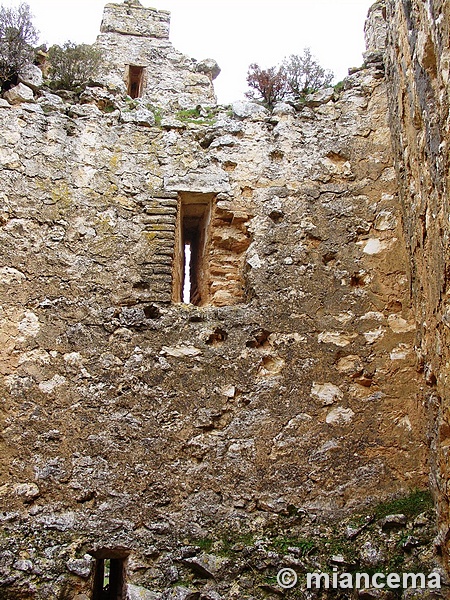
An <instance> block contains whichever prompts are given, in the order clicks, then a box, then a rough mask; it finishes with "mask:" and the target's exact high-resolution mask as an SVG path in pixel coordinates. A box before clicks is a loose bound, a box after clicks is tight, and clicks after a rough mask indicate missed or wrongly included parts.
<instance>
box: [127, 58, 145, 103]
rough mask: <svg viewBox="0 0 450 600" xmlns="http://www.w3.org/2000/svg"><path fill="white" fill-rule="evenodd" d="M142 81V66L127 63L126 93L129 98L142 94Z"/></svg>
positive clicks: (138, 96)
mask: <svg viewBox="0 0 450 600" xmlns="http://www.w3.org/2000/svg"><path fill="white" fill-rule="evenodd" d="M143 82H144V67H137V66H135V65H128V77H127V94H128V95H129V96H130V97H131V98H140V96H142V90H143V87H144V86H143Z"/></svg>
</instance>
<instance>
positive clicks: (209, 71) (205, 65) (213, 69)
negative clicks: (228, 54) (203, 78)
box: [195, 58, 220, 79]
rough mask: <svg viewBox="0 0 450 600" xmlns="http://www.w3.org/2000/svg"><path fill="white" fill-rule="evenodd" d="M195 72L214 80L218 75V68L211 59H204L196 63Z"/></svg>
mask: <svg viewBox="0 0 450 600" xmlns="http://www.w3.org/2000/svg"><path fill="white" fill-rule="evenodd" d="M195 70H196V71H198V72H199V73H205V75H209V76H210V77H211V79H216V77H218V76H219V75H220V67H219V65H218V64H217V62H216V61H215V60H214V59H213V58H205V59H204V60H201V61H200V62H198V63H197V64H196V66H195Z"/></svg>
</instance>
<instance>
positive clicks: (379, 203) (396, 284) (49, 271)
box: [0, 56, 430, 600]
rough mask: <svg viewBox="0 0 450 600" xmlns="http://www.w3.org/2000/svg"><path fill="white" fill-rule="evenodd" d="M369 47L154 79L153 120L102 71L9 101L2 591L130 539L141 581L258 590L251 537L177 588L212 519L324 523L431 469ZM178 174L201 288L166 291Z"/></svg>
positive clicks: (27, 585)
mask: <svg viewBox="0 0 450 600" xmlns="http://www.w3.org/2000/svg"><path fill="white" fill-rule="evenodd" d="M371 60H372V62H370V61H369V63H368V65H367V68H364V69H361V70H359V71H356V72H355V73H354V74H353V75H352V76H351V77H349V78H348V79H347V80H346V82H345V85H344V89H343V91H342V92H340V93H339V94H338V93H335V92H334V91H333V90H332V89H331V90H326V91H321V92H320V93H318V94H317V95H315V96H313V97H311V98H310V99H309V100H308V102H307V103H306V104H305V106H304V107H303V108H302V109H301V110H299V111H298V112H296V111H295V110H294V109H293V108H292V107H290V106H287V105H279V106H277V107H276V109H275V110H274V111H273V113H269V112H268V111H266V110H265V109H264V108H262V107H261V106H259V105H256V104H252V103H236V104H235V105H233V107H231V108H227V107H224V108H221V107H215V106H209V107H208V106H204V107H201V109H200V110H199V114H198V115H197V118H195V119H192V118H186V115H183V114H180V113H177V112H172V111H170V110H169V108H168V105H167V104H165V103H164V102H163V103H162V106H161V118H160V120H159V122H156V120H153V121H152V119H150V118H149V117H148V114H147V115H146V116H145V118H143V117H142V110H143V109H142V106H141V105H138V106H132V107H130V106H129V103H127V101H126V100H124V99H121V98H120V97H118V96H116V97H112V98H110V99H109V100H108V102H110V104H108V105H105V95H104V91H102V90H100V89H91V90H88V91H87V92H85V94H84V95H83V97H82V102H83V103H82V104H78V103H76V104H70V103H69V102H68V101H66V102H64V101H62V100H60V99H58V98H55V97H54V96H53V95H51V94H48V93H46V92H42V93H41V94H40V95H36V98H35V101H34V102H31V103H28V104H27V103H22V104H18V105H15V106H12V107H11V106H9V105H7V104H6V103H4V104H3V103H2V104H1V106H0V168H1V178H2V189H1V192H0V195H1V199H2V212H1V229H0V241H1V245H2V248H3V254H2V264H1V265H0V286H1V312H2V325H1V327H2V329H1V332H0V339H1V341H2V343H1V346H0V351H1V353H2V357H1V358H2V360H1V366H2V379H1V380H0V394H1V398H2V400H3V402H2V405H1V412H0V418H1V429H2V432H3V433H2V438H1V444H2V450H1V451H2V456H3V460H2V462H1V464H0V500H1V503H2V511H3V512H2V513H0V518H1V520H2V537H1V541H0V543H1V545H2V558H1V561H0V569H1V575H2V581H1V583H2V588H1V593H2V594H3V596H2V597H5V598H8V599H12V598H14V599H16V598H29V597H31V598H39V599H43V598H49V597H50V598H58V599H61V600H62V599H63V598H67V599H70V600H72V599H73V598H74V597H75V596H76V595H77V594H79V593H83V594H86V596H83V595H82V596H79V599H78V600H85V599H86V597H88V598H91V590H92V583H93V569H92V560H93V559H92V555H95V556H100V557H102V556H110V557H111V556H119V557H124V556H127V557H128V563H127V577H128V581H129V582H131V583H132V584H138V585H139V586H141V587H143V588H145V589H146V590H153V592H154V595H153V596H151V595H150V594H151V592H148V593H147V595H146V596H145V598H146V599H149V598H164V599H169V598H185V599H186V598H191V599H194V598H199V597H200V594H202V595H201V598H203V599H205V600H206V599H209V600H217V599H218V598H221V597H223V598H236V599H237V598H250V597H255V596H257V597H258V596H261V595H264V593H266V592H267V590H264V588H261V589H260V590H259V591H258V590H256V589H255V587H256V583H255V584H254V583H251V584H249V581H251V582H254V581H257V577H256V575H255V573H256V572H257V571H258V570H260V571H261V572H262V573H263V574H264V576H267V577H268V576H272V577H273V575H275V574H276V571H275V564H276V563H275V562H274V556H273V555H271V554H270V552H269V553H266V554H265V555H264V561H261V557H260V551H262V550H261V544H260V546H257V545H256V546H254V547H253V551H252V552H253V553H254V554H252V555H251V558H247V559H245V557H244V558H243V559H242V560H243V564H245V568H243V570H242V571H241V572H240V577H241V579H239V582H238V581H237V571H233V569H234V568H235V567H233V566H232V565H231V564H230V563H228V569H227V571H226V572H225V573H222V574H220V575H217V574H218V573H219V571H220V565H221V564H222V563H221V559H220V557H219V558H218V557H217V556H216V559H215V560H216V563H215V565H213V564H211V560H210V562H209V563H208V564H207V565H206V566H205V563H204V562H203V566H200V567H199V566H198V564H197V574H198V572H200V575H202V576H203V579H202V577H200V580H199V581H194V582H193V581H192V579H190V584H193V586H194V588H195V589H196V590H200V591H195V590H194V592H192V593H191V592H189V591H188V592H187V594H184V595H183V593H184V592H183V593H182V592H179V590H180V589H181V586H182V584H183V581H184V583H185V579H184V578H185V577H186V568H187V567H186V564H187V562H186V561H187V560H188V559H192V556H193V555H196V553H198V552H200V549H201V548H204V547H205V543H206V542H205V540H206V541H207V540H213V541H214V540H216V541H217V540H219V539H222V538H223V536H224V535H225V534H224V532H226V535H227V536H228V537H227V540H228V542H227V543H228V544H232V545H233V548H236V547H237V548H238V550H235V551H236V552H237V551H239V544H241V546H240V548H241V550H240V551H243V550H245V544H244V545H243V546H242V540H243V539H244V536H245V535H253V536H259V537H260V538H263V539H264V537H265V536H266V535H268V531H270V530H271V528H272V529H273V528H276V527H282V526H283V523H284V526H283V527H285V528H288V526H287V525H286V523H287V524H288V525H289V527H290V526H291V525H292V526H293V524H296V526H297V525H298V523H300V522H303V521H307V522H308V523H309V524H310V526H311V527H310V530H309V535H311V536H315V537H317V538H319V537H321V536H322V537H324V535H325V534H323V535H322V534H320V535H319V533H320V531H319V529H318V527H319V525H318V523H328V524H329V527H330V528H331V524H332V523H335V522H336V520H337V521H339V520H340V519H343V518H345V517H349V516H350V515H351V514H353V513H358V512H361V511H362V510H364V509H366V508H367V507H368V506H370V505H371V504H372V503H374V502H378V501H379V500H380V499H383V498H388V497H391V496H392V495H395V494H402V493H403V494H404V493H408V492H409V491H410V490H411V489H413V488H424V487H425V486H426V485H427V480H428V464H427V450H428V449H427V440H426V436H425V424H426V417H425V410H424V408H425V407H424V398H423V389H422V384H421V375H420V374H418V373H417V370H416V356H415V353H414V347H413V344H414V340H415V336H416V332H415V318H414V314H413V313H412V310H411V306H410V294H409V291H410V290H409V281H408V277H407V268H408V264H409V263H408V258H407V255H406V251H405V249H406V243H405V240H404V237H403V233H402V227H401V219H400V212H399V202H398V198H397V180H396V173H395V170H394V166H393V157H392V152H391V146H390V143H391V140H390V131H389V125H388V121H387V97H386V91H385V83H384V79H383V68H382V64H381V63H380V61H379V59H378V58H377V57H376V56H374V57H372V58H371ZM193 101H194V100H193ZM111 107H112V108H113V110H112V111H111V110H109V109H110V108H111ZM106 108H108V110H106ZM189 198H190V199H191V200H192V199H199V198H200V199H201V198H203V199H205V200H207V202H209V203H210V213H208V214H209V215H210V216H209V217H208V219H207V221H208V222H207V224H206V225H205V228H207V229H205V231H204V237H203V239H204V240H205V241H206V243H205V253H204V255H203V257H202V261H203V263H202V264H203V266H202V277H203V282H202V285H203V289H205V290H207V291H206V292H205V293H206V299H204V301H203V302H201V305H200V306H195V305H192V304H182V303H181V302H178V303H177V302H174V297H173V288H174V286H175V285H178V286H179V282H177V277H179V275H177V273H179V272H180V270H181V267H180V265H179V264H176V262H177V257H176V255H177V248H178V249H179V248H180V246H181V244H180V227H181V225H180V220H181V218H180V214H181V213H180V211H181V207H182V205H183V202H188V201H189ZM178 253H179V252H178ZM283 519H284V521H283ZM288 519H294V521H293V520H288ZM427 522H428V521H427V518H426V517H422V521H418V524H417V527H423V526H424V523H425V524H426V523H427ZM405 523H406V521H405V522H404V523H403V526H404V525H405ZM420 523H422V525H421V524H420ZM366 525H367V523H366V524H364V527H366ZM327 526H328V525H327ZM364 527H363V528H362V529H364ZM389 527H390V525H389ZM362 529H361V530H353V533H352V532H351V531H350V533H349V534H348V535H349V536H350V537H351V536H353V537H355V536H357V535H358V534H359V533H360V532H361V531H362ZM330 531H331V529H330ZM354 531H356V533H354ZM286 535H289V532H288V531H287V532H286ZM329 535H330V536H331V533H329ZM246 539H248V538H246ZM230 540H231V541H230ZM237 540H238V541H239V542H238V543H237ZM386 540H387V543H388V542H389V543H391V545H393V547H397V546H396V544H397V542H392V540H391V538H389V537H386ZM389 540H391V541H389ZM399 540H400V538H399ZM428 541H429V540H428ZM365 543H369V544H370V540H365ZM398 543H400V541H398ZM213 547H214V546H213ZM216 548H217V547H216ZM221 548H222V550H223V543H222V546H221ZM333 548H334V546H333V545H332V544H328V546H326V552H328V553H329V554H333V553H335V551H334V550H333ZM249 552H250V551H249ZM361 552H362V551H361ZM365 552H366V554H364V552H362V554H361V556H362V557H363V558H361V560H362V561H363V563H364V560H365V561H366V562H365V563H364V564H366V565H369V564H370V560H373V558H372V559H371V558H370V556H372V555H373V552H372V550H371V549H370V547H366V550H365ZM371 552H372V554H371ZM418 552H419V553H420V552H422V550H420V549H419V551H418ZM427 552H428V551H427ZM272 554H273V553H272ZM246 556H248V557H249V556H250V554H247V555H246ZM280 556H281V554H280ZM358 556H359V555H358ZM364 556H366V559H364ZM419 556H422V555H421V554H419ZM424 556H425V555H424ZM367 557H369V558H367ZM297 558H298V555H297ZM297 558H296V557H295V553H294V554H292V556H291V561H294V562H293V563H292V564H295V560H297ZM429 558H430V556H429V554H427V556H426V559H425V558H424V557H422V558H421V559H420V560H421V563H422V564H425V563H426V564H428V562H426V561H428V559H429ZM280 560H281V559H280ZM343 560H344V559H343ZM380 560H382V559H381V558H380ZM198 562H199V561H198V560H197V563H198ZM344 562H345V561H344ZM261 564H262V566H261ZM258 565H259V566H258ZM297 566H298V565H297ZM183 569H184V570H183ZM202 569H203V570H202ZM208 569H209V571H208ZM271 569H272V571H271ZM205 571H207V572H208V573H209V575H205ZM258 572H259V571H258ZM215 575H217V581H220V582H222V588H220V590H219V591H220V594H219V592H218V591H217V590H215V589H214V588H213V589H212V591H211V590H210V591H201V590H205V589H209V588H208V586H210V584H211V580H213V581H216V580H215V579H214V577H215ZM205 577H206V579H208V582H209V583H208V582H207V584H206V583H205V581H204V579H205ZM249 578H250V579H249ZM252 578H254V579H252ZM171 586H178V587H177V590H178V591H171ZM183 589H184V588H183ZM162 590H165V591H164V592H163V594H162V595H161V594H160V592H161V591H162ZM272 591H273V590H272ZM156 592H158V593H156ZM174 594H175V595H174ZM176 594H178V595H176ZM189 594H191V595H189ZM208 594H209V595H208ZM214 594H215V595H214Z"/></svg>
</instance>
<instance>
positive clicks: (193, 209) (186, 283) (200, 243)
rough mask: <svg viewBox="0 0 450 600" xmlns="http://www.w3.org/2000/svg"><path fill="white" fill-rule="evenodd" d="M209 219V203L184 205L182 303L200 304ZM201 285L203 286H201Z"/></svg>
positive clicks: (202, 293) (202, 295) (202, 296)
mask: <svg viewBox="0 0 450 600" xmlns="http://www.w3.org/2000/svg"><path fill="white" fill-rule="evenodd" d="M208 219H209V203H205V204H202V203H194V204H185V205H184V206H183V215H182V248H183V252H184V268H183V297H182V301H183V302H185V303H190V304H194V305H197V306H198V305H200V304H202V301H204V300H205V299H206V298H205V297H204V296H205V292H204V291H203V290H202V287H204V272H203V271H204V251H205V244H206V229H207V221H208ZM202 284H203V285H202Z"/></svg>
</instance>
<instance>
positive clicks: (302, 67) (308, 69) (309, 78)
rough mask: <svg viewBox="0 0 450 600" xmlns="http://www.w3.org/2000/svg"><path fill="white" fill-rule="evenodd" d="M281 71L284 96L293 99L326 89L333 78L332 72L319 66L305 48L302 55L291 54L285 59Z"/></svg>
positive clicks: (309, 51)
mask: <svg viewBox="0 0 450 600" xmlns="http://www.w3.org/2000/svg"><path fill="white" fill-rule="evenodd" d="M283 71H284V73H285V77H286V95H287V96H291V97H292V98H293V99H297V98H301V97H303V96H306V94H311V93H312V92H315V91H317V90H319V89H320V88H323V87H327V86H328V85H330V83H331V82H332V80H333V77H334V74H333V72H332V71H330V70H327V69H324V68H323V67H321V66H320V65H319V63H318V62H317V61H316V59H315V58H314V57H313V55H312V54H311V50H310V49H309V48H305V49H304V50H303V54H291V56H289V58H285V59H284V61H283Z"/></svg>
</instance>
